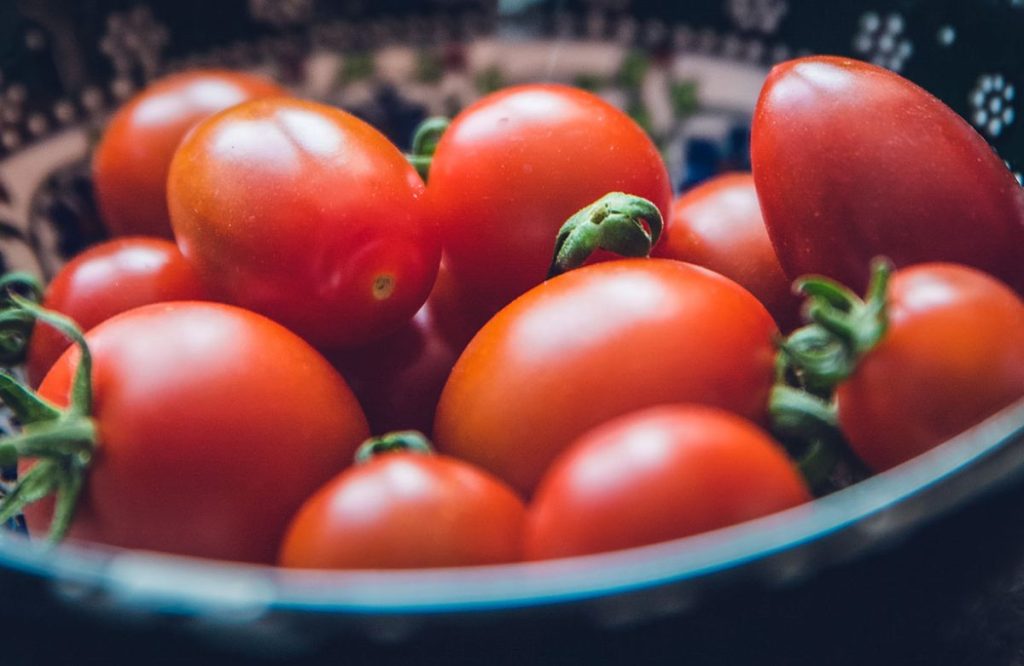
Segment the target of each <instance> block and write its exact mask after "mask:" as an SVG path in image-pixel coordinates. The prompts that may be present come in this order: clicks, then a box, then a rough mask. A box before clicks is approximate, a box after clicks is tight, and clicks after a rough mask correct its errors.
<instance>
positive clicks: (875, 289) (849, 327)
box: [769, 258, 893, 492]
mask: <svg viewBox="0 0 1024 666" xmlns="http://www.w3.org/2000/svg"><path fill="white" fill-rule="evenodd" d="M892 271H893V268H892V264H891V262H889V261H888V260H887V259H881V258H880V259H875V260H874V261H873V262H872V264H871V281H870V283H869V285H868V290H867V295H866V296H865V297H864V298H863V299H862V298H860V297H858V296H857V295H856V294H854V293H853V292H852V291H850V290H849V289H847V288H846V287H844V286H843V285H841V284H839V283H837V282H835V281H833V280H830V279H828V278H824V277H817V276H815V277H807V278H801V279H800V280H797V281H796V283H795V284H794V290H795V291H796V292H797V293H799V294H802V295H803V296H804V297H805V298H806V301H805V304H804V314H805V316H806V318H807V319H808V321H809V322H810V323H809V324H808V325H806V326H804V327H802V328H799V329H797V330H796V331H794V332H793V333H791V334H790V336H789V337H788V338H786V339H785V340H782V341H780V342H779V344H778V347H779V352H778V356H777V357H776V383H775V386H774V387H773V388H772V392H771V396H770V398H769V414H770V417H771V421H772V430H773V432H774V433H775V434H776V436H777V437H778V438H779V439H780V440H781V441H783V443H785V444H786V446H787V448H788V449H789V450H790V453H791V454H792V455H793V456H794V457H795V458H796V460H797V464H798V465H799V467H800V470H801V472H803V474H804V476H805V478H806V479H807V482H808V484H809V485H810V486H811V488H812V489H813V490H815V491H816V492H824V491H826V490H827V489H829V488H830V486H833V485H834V484H833V483H832V481H833V479H834V478H835V477H836V475H837V470H841V471H842V472H843V473H844V475H845V476H846V477H860V476H863V475H865V473H866V471H865V469H864V467H863V465H862V464H861V463H860V461H858V460H857V459H856V457H855V456H854V455H853V453H852V452H851V451H850V449H849V447H848V446H847V444H846V442H845V440H844V438H843V435H842V433H841V431H840V429H839V422H838V417H837V409H836V403H835V398H834V394H835V390H836V388H837V387H838V386H839V385H840V384H841V383H843V382H844V381H846V380H847V379H848V378H849V377H850V376H851V375H852V374H853V373H854V371H855V370H856V369H857V364H858V363H859V362H860V359H861V358H862V357H863V356H864V355H865V354H867V353H869V352H870V351H871V350H872V349H874V348H875V346H876V345H877V344H878V343H879V342H880V341H881V340H882V338H883V337H884V336H885V332H886V330H887V329H888V324H889V321H888V307H887V292H888V285H889V279H890V277H891V276H892Z"/></svg>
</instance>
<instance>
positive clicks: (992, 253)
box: [751, 56, 1024, 292]
mask: <svg viewBox="0 0 1024 666" xmlns="http://www.w3.org/2000/svg"><path fill="white" fill-rule="evenodd" d="M751 133H752V138H751V158H752V162H753V170H754V180H755V182H756V185H757V194H758V196H759V198H760V201H761V209H762V211H763V213H764V221H765V224H766V225H767V228H768V234H769V236H770V237H771V240H772V244H773V245H774V246H775V250H776V252H777V254H778V257H779V261H780V263H781V265H782V267H783V269H784V270H785V271H786V273H787V275H788V276H789V277H790V278H796V277H798V276H802V275H806V274H821V275H826V276H828V277H831V278H834V279H836V280H838V281H839V282H841V283H843V284H845V285H846V286H848V287H850V288H852V289H855V290H857V291H860V290H862V289H863V288H864V287H865V285H866V284H867V281H868V271H867V267H868V265H869V263H870V261H871V260H872V259H873V258H874V257H876V256H887V257H889V258H890V259H891V260H892V261H893V262H894V263H895V265H896V266H897V267H902V266H907V265H910V264H916V263H921V262H927V261H942V262H953V263H959V264H966V265H969V266H974V267H976V268H979V269H981V270H983V271H985V272H987V273H991V274H992V275H994V276H995V277H997V278H999V279H1001V280H1003V281H1004V282H1006V283H1008V284H1010V285H1011V286H1012V287H1013V288H1015V289H1017V290H1018V292H1021V290H1024V190H1022V189H1021V187H1020V185H1018V183H1017V181H1016V180H1015V179H1014V177H1013V175H1012V174H1011V173H1010V171H1009V170H1008V169H1007V168H1006V165H1005V164H1004V163H1003V161H1002V159H1000V158H999V156H998V155H996V153H995V151H993V150H992V148H991V147H990V146H989V145H988V143H986V142H985V140H984V139H983V138H982V137H981V136H980V135H978V133H977V132H975V131H974V129H972V128H971V126H970V125H969V124H968V123H967V122H966V121H965V120H964V119H963V118H961V117H960V116H958V115H957V114H956V113H955V112H954V111H953V110H951V109H950V108H948V107H947V106H946V105H944V104H943V103H942V102H940V101H939V100H938V99H936V98H935V97H933V96H932V95H931V94H929V93H928V92H926V91H925V90H923V89H921V88H919V87H918V86H916V85H914V84H913V83H911V82H910V81H907V80H906V79H904V78H902V77H901V76H899V75H898V74H894V73H893V72H890V71H888V70H886V69H883V68H881V67H876V66H874V65H870V64H867V63H863V62H858V61H856V60H849V59H845V58H836V57H819V56H815V57H808V58H801V59H798V60H793V61H790V62H787V63H783V64H781V65H779V66H777V67H775V69H773V70H772V72H771V73H770V74H769V76H768V79H767V81H766V82H765V85H764V88H763V90H762V91H761V97H760V99H759V101H758V103H757V107H756V109H755V111H754V121H753V127H752V129H751Z"/></svg>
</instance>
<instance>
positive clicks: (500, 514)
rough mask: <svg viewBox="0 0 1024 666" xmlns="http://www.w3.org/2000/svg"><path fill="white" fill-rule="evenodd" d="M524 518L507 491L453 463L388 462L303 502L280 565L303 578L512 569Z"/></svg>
mask: <svg viewBox="0 0 1024 666" xmlns="http://www.w3.org/2000/svg"><path fill="white" fill-rule="evenodd" d="M525 515H526V509H525V507H524V506H523V501H522V500H521V499H519V497H518V496H517V495H516V494H515V493H514V492H512V490H511V489H510V488H509V487H508V486H506V485H505V484H503V483H501V482H500V481H499V480H497V479H495V478H494V477H492V476H491V475H489V474H485V473H484V472H482V471H480V470H478V469H476V468H474V467H473V466H471V465H468V464H466V463H464V462H461V461H459V460H455V459H453V458H446V457H444V456H435V455H429V454H426V455H425V454H422V453H406V452H402V453H399V452H396V453H386V454H383V455H379V456H375V457H374V458H372V459H371V460H369V461H368V462H366V463H363V464H357V465H356V466H355V467H352V468H350V469H348V470H346V471H344V472H342V473H341V474H340V475H339V476H337V477H336V478H335V479H334V480H332V481H331V482H330V483H328V484H327V485H326V486H324V487H323V488H322V489H321V490H320V491H319V492H317V493H316V494H315V495H314V496H313V497H312V498H310V499H309V501H307V502H306V503H305V504H304V505H303V506H302V509H301V510H300V511H299V513H298V515H296V516H295V519H294V520H293V521H292V523H291V526H290V527H289V529H288V533H287V536H286V537H285V539H284V543H283V545H282V547H281V555H280V563H281V565H283V566H286V567H298V568H307V569H412V568H425V567H454V566H472V565H480V564H500V563H504V562H512V561H516V560H519V559H520V557H521V552H522V532H523V523H524V522H525Z"/></svg>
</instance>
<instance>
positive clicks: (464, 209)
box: [428, 84, 672, 314]
mask: <svg viewBox="0 0 1024 666" xmlns="http://www.w3.org/2000/svg"><path fill="white" fill-rule="evenodd" d="M428 189H429V197H430V200H431V202H432V208H433V210H434V214H435V215H436V216H437V219H438V220H439V222H440V225H441V231H442V234H443V236H444V242H445V252H446V256H447V260H448V267H449V268H450V269H451V271H452V276H453V277H454V278H455V279H456V280H457V281H458V282H459V283H460V284H462V285H463V288H464V289H467V290H470V291H472V292H473V293H474V294H475V295H476V298H478V299H479V300H480V301H482V302H483V304H484V305H485V306H486V307H487V308H488V314H493V313H494V312H496V311H497V310H498V309H500V308H501V307H502V306H504V305H505V304H507V303H508V302H509V301H511V300H512V299H513V298H515V297H516V296H518V295H520V294H522V293H523V292H525V291H526V290H528V289H530V288H531V287H533V286H535V285H537V284H539V283H540V282H542V281H543V280H544V277H545V275H546V274H547V270H548V267H549V266H550V264H551V259H552V254H553V252H554V245H555V236H556V234H557V232H558V229H559V228H560V227H561V226H562V223H564V222H565V221H566V219H567V218H568V217H569V216H571V215H572V214H573V213H575V212H577V211H578V210H580V209H581V208H583V207H584V206H586V205H588V204H590V203H593V202H594V201H595V200H597V199H598V198H600V197H602V196H604V195H605V194H607V193H609V192H626V193H628V194H635V195H638V196H641V197H644V198H646V199H649V200H651V201H652V202H653V203H654V204H655V205H657V206H658V208H659V209H660V210H661V212H662V215H663V216H667V214H668V209H669V205H670V204H671V199H672V190H671V181H670V179H669V175H668V171H667V169H666V168H665V164H664V162H663V161H662V159H661V155H660V153H659V152H658V149H657V147H656V146H655V145H654V143H653V142H652V141H651V140H650V138H649V137H648V136H647V135H646V134H645V133H644V131H643V130H642V129H641V128H640V127H639V125H637V124H636V123H635V122H634V121H633V120H632V119H631V118H629V116H627V115H626V114H624V113H623V112H622V111H620V110H618V109H616V108H615V107H614V106H612V105H611V104H609V103H607V102H605V101H604V100H602V99H601V98H599V97H597V96H596V95H593V94H591V93H588V92H585V91H582V90H578V89H575V88H570V87H567V86H562V85H556V84H530V85H523V86H517V87H512V88H507V89H504V90H502V91H499V92H497V93H493V94H491V95H488V96H486V97H484V98H483V99H481V100H478V101H477V102H476V103H475V104H473V105H471V106H469V107H467V108H466V109H465V110H463V111H462V112H461V113H460V114H458V115H457V116H456V117H455V118H454V120H453V122H452V124H451V126H450V127H449V128H448V130H447V131H446V132H445V134H444V135H443V136H442V138H441V141H440V142H439V144H438V146H437V152H436V153H435V155H434V159H433V162H432V164H431V167H430V185H429V188H428Z"/></svg>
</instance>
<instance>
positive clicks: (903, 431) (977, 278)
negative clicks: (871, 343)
mask: <svg viewBox="0 0 1024 666" xmlns="http://www.w3.org/2000/svg"><path fill="white" fill-rule="evenodd" d="M888 302H889V309H888V312H889V325H888V328H887V330H886V332H885V334H884V337H883V338H882V340H881V342H880V343H879V344H878V345H877V346H876V347H875V348H874V349H872V350H871V351H869V352H868V353H867V354H866V355H865V356H864V357H863V358H861V359H860V362H859V364H858V366H857V369H856V370H855V372H854V374H853V375H852V376H851V377H850V378H849V379H848V380H847V381H846V382H845V383H843V384H841V385H840V386H839V388H838V390H837V392H836V401H837V403H838V409H839V425H840V428H841V429H842V430H843V432H844V434H845V435H846V437H847V439H848V440H849V442H850V446H851V447H852V448H853V449H854V451H856V452H857V454H858V455H859V456H860V457H861V458H862V459H863V460H864V462H866V463H867V464H868V466H869V467H871V468H872V469H874V470H876V471H882V470H885V469H888V468H890V467H893V466H895V465H897V464H899V463H901V462H904V461H906V460H909V459H910V458H913V457H914V456H916V455H918V454H920V453H923V452H924V451H927V450H928V449H931V448H932V447H934V446H936V445H937V444H940V443H942V442H944V441H946V440H947V439H949V438H951V437H953V436H954V435H957V434H959V433H960V432H963V431H964V430H966V429H967V428H969V427H970V426H972V425H974V424H976V423H978V422H979V421H981V420H983V419H984V418H985V417H987V416H990V415H992V414H994V413H995V412H997V411H999V410H1000V409H1001V408H1003V407H1006V406H1007V405H1010V404H1011V403H1013V402H1014V401H1015V400H1019V399H1020V398H1022V397H1024V302H1022V301H1021V300H1020V299H1019V298H1018V297H1017V296H1016V295H1015V294H1014V293H1013V291H1012V290H1010V289H1009V288H1007V287H1006V285H1004V284H1002V283H1000V282H999V281H997V280H995V279H993V278H992V277H990V276H988V275H986V274H984V273H982V272H980V271H977V270H974V269H971V268H968V267H966V266H957V265H952V264H938V263H936V264H920V265H917V266H912V267H910V268H906V269H903V270H900V271H897V272H896V273H895V274H894V275H893V278H892V282H891V284H890V290H889V299H888Z"/></svg>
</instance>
